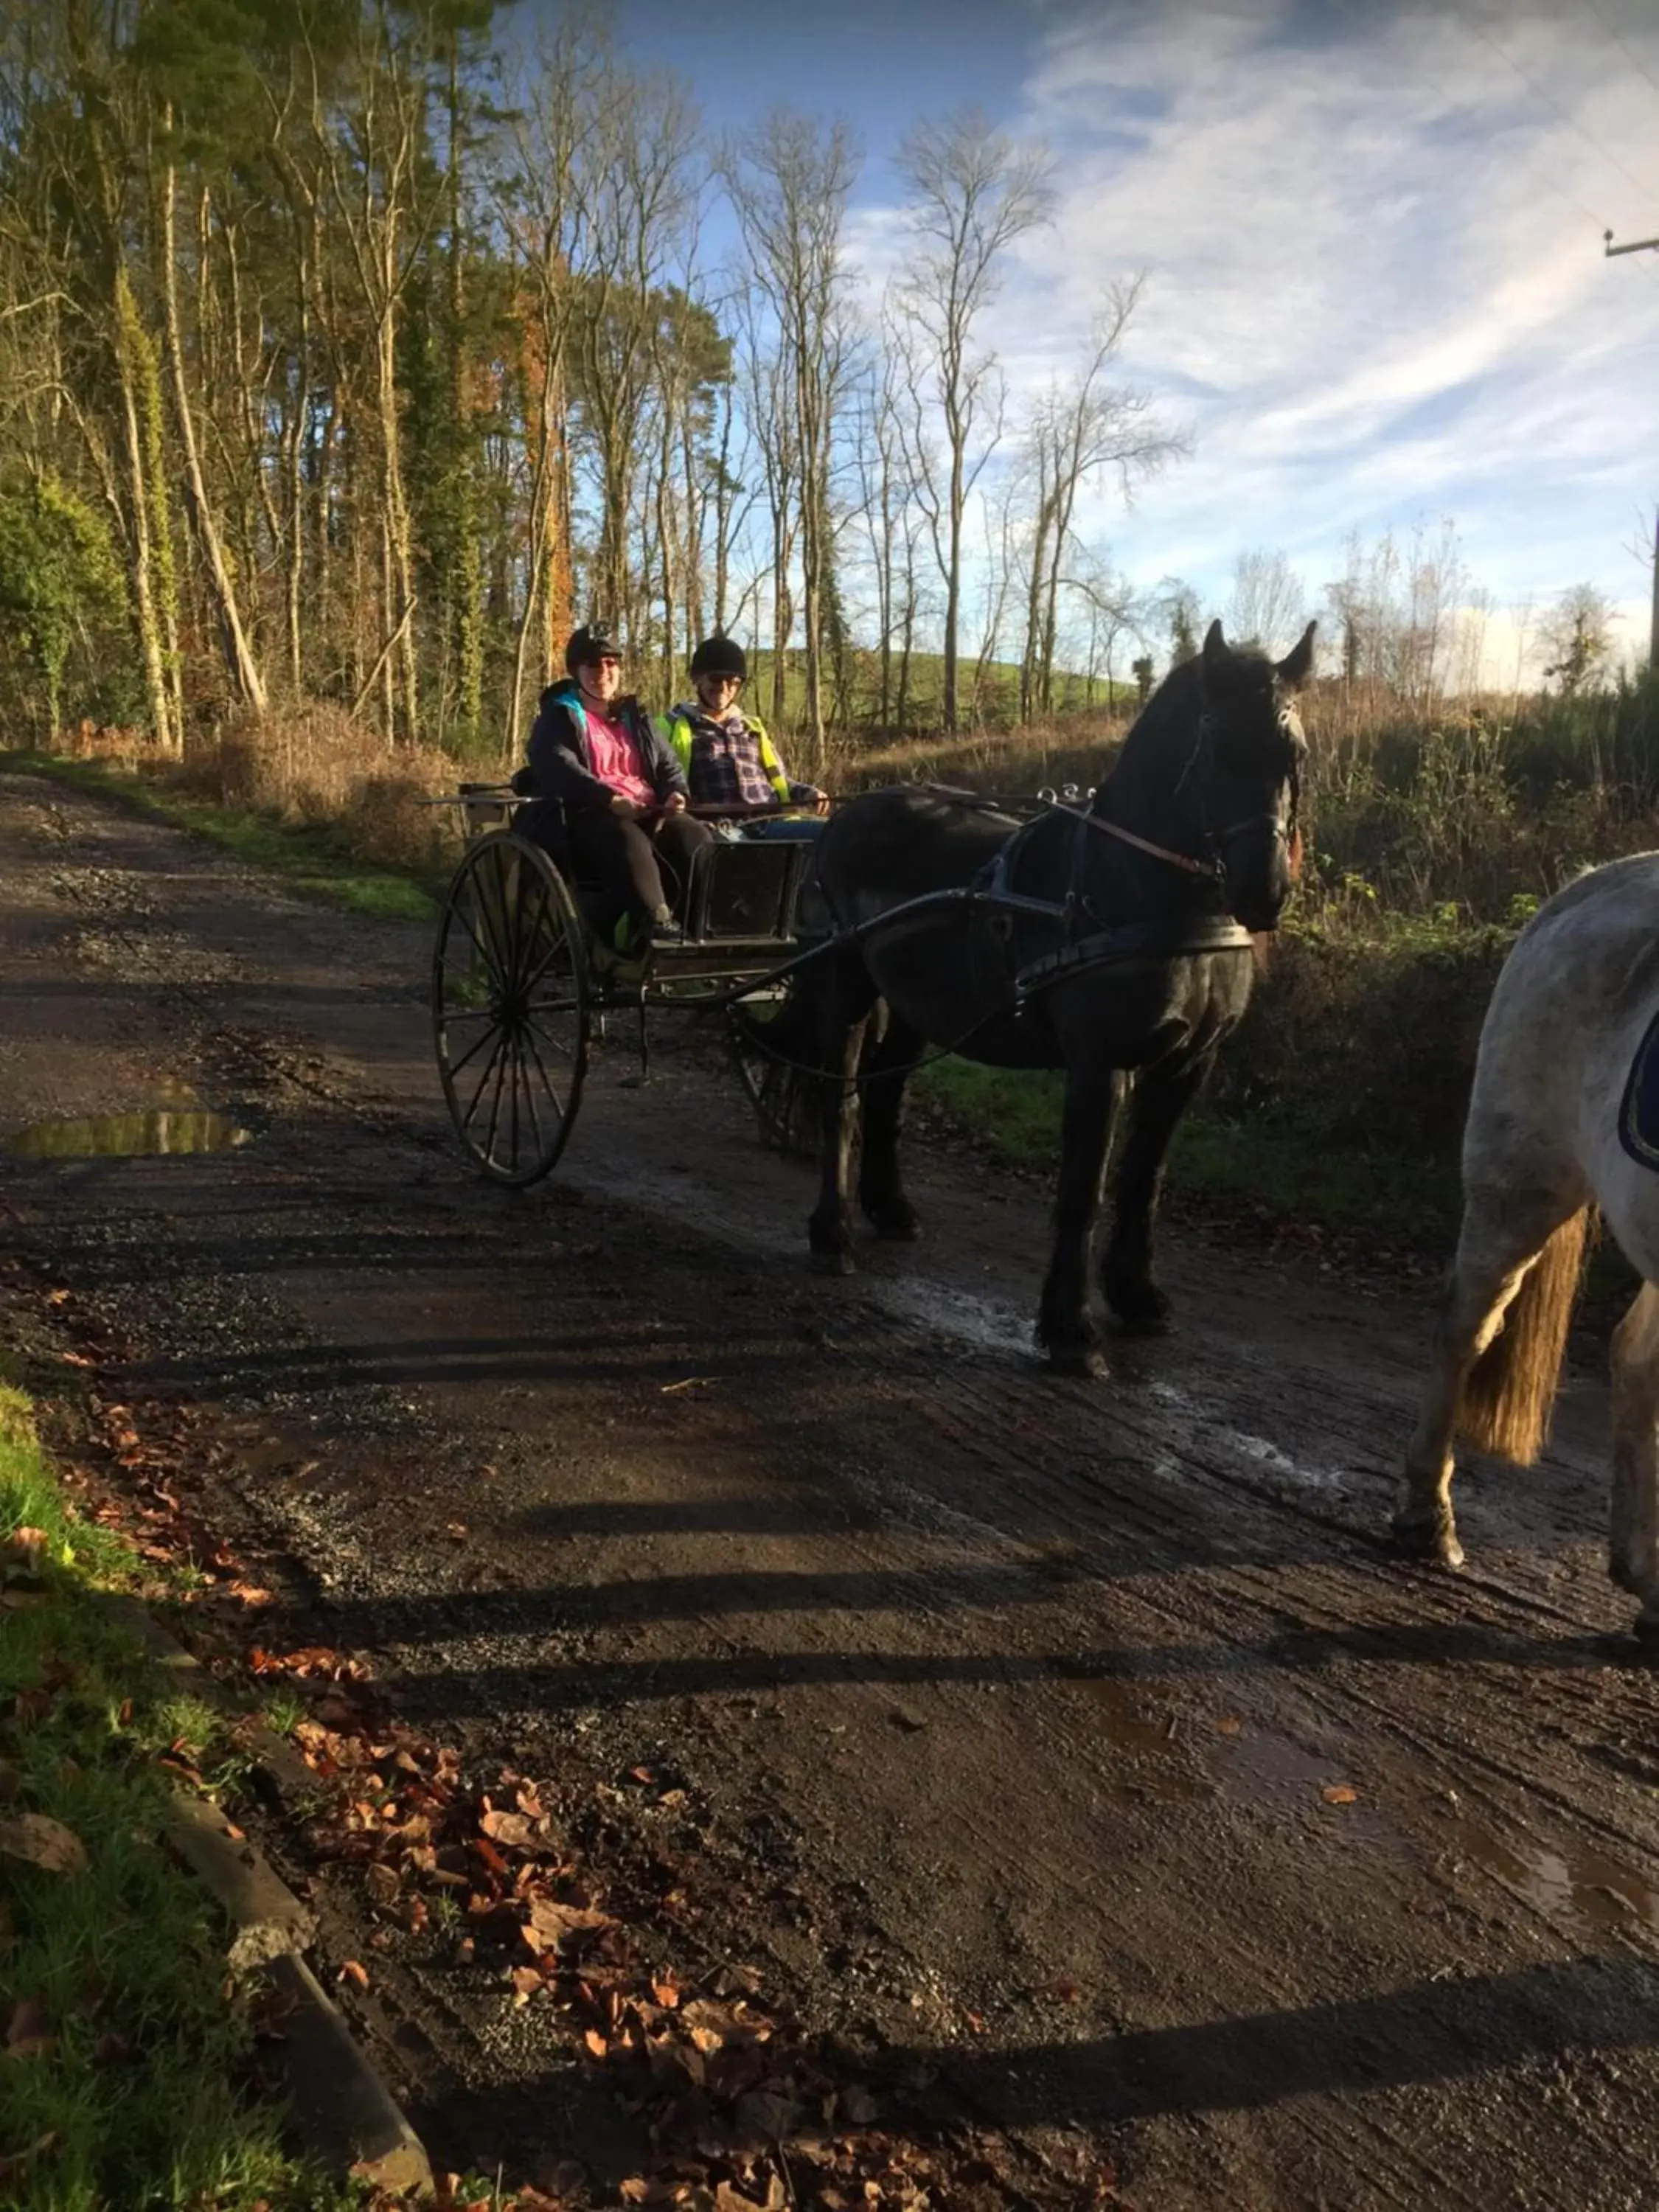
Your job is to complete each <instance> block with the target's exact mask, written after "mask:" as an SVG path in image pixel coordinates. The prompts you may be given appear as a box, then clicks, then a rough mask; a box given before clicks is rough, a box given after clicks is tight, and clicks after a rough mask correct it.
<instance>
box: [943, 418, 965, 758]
mask: <svg viewBox="0 0 1659 2212" xmlns="http://www.w3.org/2000/svg"><path fill="white" fill-rule="evenodd" d="M962 453H963V447H962V442H961V441H959V440H958V439H957V438H956V437H955V436H953V437H952V439H951V544H950V553H949V571H948V574H947V575H946V578H945V701H944V719H945V728H946V730H954V729H955V728H956V726H957V625H958V623H960V621H961V617H962V511H963V504H964V501H963V489H962Z"/></svg>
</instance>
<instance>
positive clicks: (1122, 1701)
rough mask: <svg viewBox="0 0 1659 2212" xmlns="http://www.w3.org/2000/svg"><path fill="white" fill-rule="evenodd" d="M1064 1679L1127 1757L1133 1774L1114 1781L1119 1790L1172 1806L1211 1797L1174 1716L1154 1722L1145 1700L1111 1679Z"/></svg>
mask: <svg viewBox="0 0 1659 2212" xmlns="http://www.w3.org/2000/svg"><path fill="white" fill-rule="evenodd" d="M1064 1679H1065V1680H1068V1681H1070V1682H1071V1683H1072V1684H1073V1686H1074V1687H1075V1688H1077V1689H1079V1690H1081V1691H1082V1692H1084V1693H1085V1696H1086V1697H1087V1698H1088V1699H1089V1700H1090V1702H1091V1704H1092V1705H1094V1707H1095V1708H1096V1723H1097V1728H1098V1730H1099V1734H1100V1736H1101V1737H1102V1738H1103V1739H1104V1741H1106V1742H1107V1743H1109V1744H1110V1745H1111V1747H1112V1748H1113V1749H1114V1750H1115V1751H1121V1752H1122V1753H1125V1754H1126V1755H1127V1762H1128V1763H1127V1771H1126V1772H1124V1773H1121V1774H1118V1773H1114V1774H1113V1776H1112V1780H1113V1782H1114V1783H1115V1785H1116V1786H1117V1787H1118V1788H1120V1789H1122V1790H1127V1792H1128V1793H1129V1794H1130V1795H1132V1796H1139V1797H1155V1798H1158V1799H1161V1800H1163V1801H1164V1802H1170V1803H1175V1802H1182V1801H1185V1800H1190V1799H1192V1798H1194V1797H1207V1796H1209V1795H1210V1790H1209V1785H1208V1784H1207V1783H1206V1781H1205V1779H1204V1778H1203V1777H1202V1776H1201V1775H1200V1774H1198V1773H1196V1772H1194V1770H1193V1768H1192V1767H1191V1766H1190V1765H1188V1763H1187V1753H1186V1751H1185V1747H1184V1746H1183V1743H1182V1738H1181V1735H1180V1734H1179V1732H1178V1729H1177V1726H1176V1717H1175V1715H1174V1714H1173V1713H1172V1712H1169V1713H1165V1714H1164V1717H1162V1718H1161V1719H1159V1718H1156V1717H1154V1716H1153V1715H1152V1713H1151V1712H1149V1711H1147V1709H1146V1704H1145V1702H1144V1700H1142V1699H1137V1698H1135V1697H1134V1696H1133V1695H1132V1694H1131V1692H1129V1691H1127V1689H1126V1688H1125V1687H1124V1686H1123V1684H1122V1683H1121V1682H1120V1681H1119V1680H1116V1678H1115V1676H1113V1675H1110V1674H1069V1675H1066V1676H1064Z"/></svg>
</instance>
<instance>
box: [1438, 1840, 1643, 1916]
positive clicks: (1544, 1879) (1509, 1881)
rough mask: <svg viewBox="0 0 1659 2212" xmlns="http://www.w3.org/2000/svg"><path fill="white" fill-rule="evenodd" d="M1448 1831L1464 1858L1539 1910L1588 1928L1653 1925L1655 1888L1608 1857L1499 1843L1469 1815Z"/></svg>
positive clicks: (1523, 1842)
mask: <svg viewBox="0 0 1659 2212" xmlns="http://www.w3.org/2000/svg"><path fill="white" fill-rule="evenodd" d="M1452 1835H1453V1838H1454V1839H1455V1844H1456V1847H1457V1849H1458V1850H1460V1851H1461V1852H1462V1855H1463V1857H1465V1858H1466V1859H1468V1860H1469V1861H1470V1862H1471V1863H1472V1864H1474V1865H1475V1866H1478V1867H1480V1868H1481V1869H1484V1871H1485V1872H1486V1873H1487V1874H1489V1875H1493V1876H1495V1877H1496V1879H1497V1880H1498V1881H1500V1882H1502V1883H1503V1885H1504V1887H1505V1888H1506V1889H1510V1890H1513V1891H1514V1892H1516V1894H1517V1895H1519V1896H1521V1897H1523V1898H1525V1899H1526V1900H1527V1902H1528V1905H1535V1906H1536V1907H1537V1908H1538V1910H1539V1911H1541V1912H1545V1913H1548V1914H1551V1915H1559V1914H1560V1913H1563V1912H1566V1913H1571V1914H1574V1915H1576V1916H1577V1917H1578V1918H1579V1919H1580V1920H1584V1921H1588V1922H1589V1924H1590V1926H1591V1927H1592V1928H1598V1929H1606V1928H1620V1929H1628V1928H1629V1927H1630V1926H1631V1925H1632V1923H1633V1922H1639V1923H1640V1924H1641V1925H1642V1926H1643V1927H1644V1928H1650V1929H1656V1930H1659V1890H1656V1889H1654V1887H1652V1885H1651V1884H1650V1883H1649V1882H1645V1881H1643V1879H1642V1877H1641V1876H1640V1875H1636V1874H1632V1872H1631V1870H1630V1869H1629V1868H1628V1867H1622V1866H1620V1865H1618V1864H1617V1863H1615V1862H1614V1861H1613V1860H1612V1859H1604V1858H1601V1857H1599V1856H1598V1855H1597V1854H1596V1853H1595V1852H1594V1851H1580V1850H1573V1849H1571V1847H1569V1848H1568V1849H1566V1850H1549V1849H1548V1848H1547V1846H1545V1845H1544V1844H1534V1843H1532V1842H1529V1841H1528V1840H1525V1839H1523V1838H1516V1841H1515V1842H1514V1843H1512V1844H1503V1843H1499V1841H1498V1838H1497V1837H1496V1836H1494V1835H1492V1833H1491V1832H1489V1831H1488V1830H1486V1829H1485V1828H1483V1827H1481V1826H1479V1825H1478V1824H1477V1823H1476V1822H1475V1821H1474V1820H1455V1821H1454V1822H1453V1823H1452Z"/></svg>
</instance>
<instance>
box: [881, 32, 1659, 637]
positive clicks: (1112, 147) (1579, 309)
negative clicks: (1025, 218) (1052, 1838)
mask: <svg viewBox="0 0 1659 2212" xmlns="http://www.w3.org/2000/svg"><path fill="white" fill-rule="evenodd" d="M1644 70H1645V71H1647V72H1648V73H1649V74H1646V75H1644V73H1643V72H1644ZM1013 124H1014V127H1016V128H1018V129H1020V130H1030V131H1036V132H1040V133H1041V134H1042V136H1043V137H1046V138H1047V139H1048V142H1049V143H1050V144H1051V146H1052V147H1053V148H1054V153H1055V156H1056V161H1057V184H1058V187H1059V191H1060V203H1059V207H1058V211H1057V216H1056V220H1055V222H1054V226H1053V228H1052V229H1051V230H1050V231H1048V232H1047V233H1045V234H1042V235H1040V236H1037V237H1034V238H1032V239H1030V240H1027V241H1025V243H1024V246H1022V248H1021V249H1020V250H1019V252H1018V256H1017V259H1016V263H1015V265H1014V267H1013V268H1012V270H1011V273H1010V279H1009V283H1008V284H1007V287H1006V291H1005V293H1004V295H1003V298H1002V301H1000V304H999V306H998V307H997V309H996V310H995V312H994V318H993V319H992V321H993V325H994V326H993V327H990V328H987V337H989V338H991V339H992V340H994V343H996V345H997V347H998V349H999V351H1000V354H1001V356H1002V357H1003V360H1004V362H1005V365H1006V368H1007V370H1008V373H1009V375H1010V378H1011V380H1012V384H1013V386H1014V387H1015V389H1016V391H1017V392H1018V391H1019V390H1022V389H1024V390H1029V389H1030V388H1031V387H1032V386H1035V385H1036V384H1037V383H1039V382H1040V381H1042V380H1043V379H1045V378H1046V377H1048V375H1050V374H1053V373H1054V371H1055V369H1056V368H1060V367H1062V366H1063V365H1064V364H1065V362H1066V361H1067V360H1068V358H1070V357H1071V356H1073V354H1074V353H1075V351H1076V349H1077V348H1078V346H1079V343H1080V342H1081V339H1082V337H1083V335H1084V333H1085V331H1086V329H1087V325H1088V322H1089V319H1090V315H1091V311H1092V308H1093V306H1094V303H1095V301H1096V300H1097V297H1098V295H1099V293H1100V291H1101V289H1103V286H1104V285H1105V284H1106V283H1109V281H1110V280H1111V279H1112V278H1113V277H1115V276H1121V275H1124V274H1126V273H1127V272H1129V271H1131V270H1135V269H1139V268H1146V270H1148V271H1149V272H1150V276H1151V283H1150V284H1149V287H1148V290H1147V293H1146V298H1145V301H1144V303H1143V306H1142V308H1141V310H1140V313H1139V317H1138V319H1137V322H1136V325H1135V328H1134V330H1133V332H1132V334H1131V337H1130V341H1129V343H1128V346H1127V350H1126V356H1125V362H1124V368H1125V373H1126V374H1127V375H1128V376H1129V377H1131V378H1133V380H1135V381H1137V382H1138V383H1139V384H1141V385H1143V386H1146V387H1147V388H1149V389H1150V390H1152V391H1153V392H1156V393H1158V395H1159V396H1160V398H1162V399H1163V400H1164V403H1165V404H1166V407H1167V409H1168V411H1169V412H1170V414H1172V415H1173V416H1176V417H1179V418H1182V419H1183V420H1184V421H1185V422H1187V423H1188V425H1189V427H1190V428H1191V429H1192V431H1193V433H1194V437H1195V440H1196V453H1195V457H1194V459H1192V460H1191V461H1190V462H1188V463H1186V464H1184V465H1182V466H1181V467H1180V468H1178V469H1176V470H1174V471H1170V473H1169V474H1168V475H1166V476H1165V477H1163V478H1162V479H1160V480H1159V481H1158V483H1155V484H1154V485H1152V486H1151V487H1149V488H1148V489H1147V490H1146V492H1145V494H1144V495H1143V496H1142V498H1141V500H1140V501H1139V505H1138V507H1137V511H1136V512H1135V513H1134V514H1133V516H1131V517H1128V518H1125V517H1124V516H1123V515H1122V513H1121V511H1116V510H1115V509H1114V507H1112V505H1111V504H1110V502H1109V501H1108V500H1107V498H1106V497H1105V496H1104V494H1103V495H1102V496H1101V498H1100V499H1099V500H1098V501H1097V502H1095V504H1094V507H1093V511H1092V512H1091V515H1090V517H1089V518H1088V524H1087V526H1088V527H1089V528H1090V529H1091V531H1092V532H1095V533H1096V534H1097V535H1098V536H1100V537H1101V538H1109V539H1110V540H1111V542H1112V544H1113V546H1114V550H1115V554H1116V556H1117V558H1118V559H1119V561H1120V562H1121V563H1122V564H1124V565H1127V566H1128V567H1129V568H1131V569H1132V570H1133V572H1134V573H1136V574H1139V575H1140V576H1142V577H1143V578H1148V579H1150V578H1153V577H1156V576H1157V575H1158V574H1162V573H1167V572H1176V573H1181V574H1187V575H1189V576H1190V577H1191V578H1192V579H1193V580H1194V582H1196V583H1197V584H1198V585H1199V586H1200V589H1201V590H1203V591H1204V592H1206V594H1208V595H1209V596H1211V597H1212V598H1214V599H1220V598H1221V597H1223V596H1225V586H1226V579H1227V575H1228V573H1229V571H1230V570H1231V563H1232V560H1233V558H1234V556H1235V555H1236V554H1237V551H1238V550H1240V549H1241V548H1242V547H1244V546H1247V545H1256V544H1277V545H1280V546H1283V547H1284V548H1285V550H1286V551H1287V552H1288V553H1289V554H1290V555H1291V558H1292V559H1293V560H1294V561H1296V562H1297V563H1298V565H1300V566H1301V567H1303V568H1304V572H1305V574H1306V576H1307V580H1308V582H1309V585H1310V589H1311V591H1312V592H1315V593H1316V592H1317V591H1318V590H1319V588H1320V586H1322V584H1323V582H1324V581H1325V580H1326V579H1327V578H1328V576H1329V575H1331V574H1333V573H1334V571H1335V570H1336V568H1338V567H1339V565H1340V544H1341V541H1342V539H1343V538H1344V537H1345V536H1346V534H1347V533H1348V532H1350V531H1352V530H1355V529H1358V530H1360V531H1362V532H1365V533H1367V534H1368V535H1373V536H1374V535H1376V534H1377V533H1380V532H1382V531H1383V530H1384V529H1388V528H1395V529H1396V530H1398V529H1402V528H1407V529H1408V528H1409V527H1410V526H1411V524H1412V523H1413V520H1418V519H1426V520H1428V521H1430V522H1431V523H1433V522H1437V521H1438V520H1439V518H1440V517H1442V516H1443V515H1451V516H1453V517H1455V519H1456V520H1457V522H1458V525H1459V526H1460V530H1461V532H1462V539H1463V544H1464V549H1465V552H1466V555H1467V556H1468V561H1469V564H1470V567H1471V568H1472V570H1473V571H1474V574H1475V576H1476V578H1477V580H1479V581H1480V583H1481V584H1482V585H1484V586H1486V587H1487V588H1488V589H1489V590H1490V591H1491V592H1492V593H1493V594H1494V595H1495V597H1496V598H1497V599H1498V601H1499V602H1500V603H1509V602H1512V601H1515V600H1516V599H1521V598H1522V597H1523V596H1526V595H1528V594H1530V595H1531V596H1533V597H1534V599H1539V600H1542V599H1547V598H1548V597H1550V596H1551V595H1552V594H1553V592H1556V591H1558V590H1559V589H1560V588H1561V587H1562V586H1565V585H1567V584H1570V583H1572V582H1575V581H1577V580H1580V579H1583V580H1589V581H1592V582H1595V583H1596V584H1597V585H1599V586H1601V588H1602V589H1603V590H1604V591H1606V592H1607V593H1608V595H1609V596H1610V597H1612V598H1613V599H1619V600H1628V601H1630V602H1632V605H1633V606H1635V607H1636V608H1637V609H1638V614H1639V610H1640V608H1641V607H1642V606H1643V605H1645V599H1644V597H1642V598H1639V599H1638V594H1643V595H1644V593H1645V588H1646V587H1645V583H1644V579H1643V577H1642V574H1641V572H1640V570H1639V568H1638V567H1637V565H1636V562H1635V560H1634V557H1633V556H1632V554H1631V553H1630V552H1629V551H1628V550H1626V549H1627V547H1628V544H1629V541H1630V538H1631V535H1632V516H1633V514H1634V513H1635V511H1636V510H1637V508H1638V507H1640V506H1641V505H1642V504H1643V503H1644V502H1650V501H1652V499H1653V497H1654V495H1655V492H1656V489H1659V374H1656V358H1659V252H1656V253H1652V254H1649V255H1645V256H1644V255H1632V256H1630V257H1629V258H1625V259H1618V260H1612V261H1608V260H1606V259H1604V258H1603V257H1602V254H1601V230H1602V228H1604V227H1607V226H1611V227H1612V228H1614V229H1615V230H1616V231H1617V232H1619V233H1620V235H1621V236H1625V237H1632V236H1647V235H1652V234H1654V233H1655V232H1656V231H1659V14H1656V12H1655V11H1654V10H1653V9H1651V8H1650V7H1648V6H1645V5H1643V4H1640V0H1595V12H1593V13H1592V12H1589V10H1588V9H1577V8H1576V9H1573V10H1571V13H1570V14H1569V13H1568V12H1567V11H1562V13H1561V15H1559V16H1555V15H1551V14H1549V13H1547V12H1546V11H1544V10H1542V9H1540V11H1539V12H1537V13H1536V14H1533V13H1530V12H1527V11H1524V10H1522V11H1517V10H1516V9H1513V8H1510V9H1506V10H1504V11H1503V12H1498V11H1496V10H1495V9H1494V7H1493V6H1492V4H1491V0H1488V4H1487V5H1486V7H1485V8H1484V9H1477V6H1476V4H1475V0H1464V4H1463V5H1462V6H1460V7H1458V8H1454V9H1450V10H1445V9H1428V8H1417V7H1408V8H1402V7H1397V6H1392V5H1365V4H1362V0H1336V4H1334V5H1324V6H1322V7H1321V8H1320V9H1317V10H1315V9H1312V8H1311V7H1310V5H1309V0H1300V4H1294V0H1279V4H1273V0H1262V4H1255V5H1249V6H1247V5H1243V4H1239V5H1236V6H1233V7H1231V8H1229V7H1225V6H1221V5H1215V6H1210V7H1204V6H1185V7H1181V6H1175V5H1164V6H1162V7H1152V6H1147V5H1144V4H1142V5H1131V4H1128V0H1123V4H1095V5H1092V6H1088V7H1085V8H1083V9H1079V10H1076V11H1074V12H1073V13H1072V14H1070V15H1069V16H1066V17H1064V18H1063V19H1062V20H1060V21H1055V22H1054V25H1053V27H1051V29H1050V30H1049V31H1048V34H1047V36H1046V38H1045V40H1044V42H1043V44H1042V48H1041V50H1040V52H1039V53H1038V56H1037V58H1036V62H1035V64H1034V66H1033V67H1032V69H1031V70H1030V74H1029V76H1028V78H1027V80H1026V82H1025V84H1024V87H1023V90H1022V94H1021V98H1020V101H1019V106H1018V115H1017V116H1016V117H1015V118H1013ZM856 246H857V252H858V254H859V257H860V261H861V262H862V264H864V266H865V267H866V270H867V271H869V272H872V273H874V272H876V271H878V270H884V269H885V268H886V267H888V266H890V264H891V263H892V261H893V259H894V258H896V254H897V253H898V252H899V251H901V250H902V236H901V234H900V230H899V227H898V225H897V224H896V221H895V219H894V216H893V214H892V211H891V210H881V209H876V210H866V213H865V214H864V216H862V217H861V219H860V228H859V234H858V238H857V241H856ZM1634 627H1635V629H1637V630H1638V633H1639V630H1640V629H1641V628H1642V627H1643V624H1642V623H1641V622H1640V621H1639V620H1638V621H1636V623H1635V624H1634Z"/></svg>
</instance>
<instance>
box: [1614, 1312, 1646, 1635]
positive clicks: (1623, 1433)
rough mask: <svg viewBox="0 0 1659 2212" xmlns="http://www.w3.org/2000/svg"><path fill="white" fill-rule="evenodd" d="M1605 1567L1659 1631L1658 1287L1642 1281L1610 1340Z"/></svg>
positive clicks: (1641, 1629) (1642, 1626) (1643, 1621)
mask: <svg viewBox="0 0 1659 2212" xmlns="http://www.w3.org/2000/svg"><path fill="white" fill-rule="evenodd" d="M1607 1571H1608V1573H1609V1574H1610V1575H1611V1576H1612V1577H1613V1580H1614V1582H1616V1583H1618V1584H1619V1586H1620V1589H1627V1590H1629V1591H1630V1592H1631V1594H1632V1596H1634V1597H1639V1598H1640V1599H1641V1601H1642V1613H1641V1618H1640V1620H1638V1623H1637V1627H1638V1631H1639V1632H1642V1633H1644V1634H1645V1635H1649V1636H1659V1291H1656V1290H1655V1288H1654V1286H1653V1285H1652V1284H1651V1283H1644V1284H1643V1285H1642V1287H1641V1289H1640V1290H1639V1291H1638V1292H1637V1293H1636V1296H1635V1297H1634V1299H1633V1300H1632V1304H1631V1308H1630V1310H1629V1312H1628V1313H1627V1314H1626V1316H1625V1318H1624V1319H1623V1321H1621V1322H1620V1324H1619V1326H1618V1328H1616V1329H1615V1330H1614V1332H1613V1516H1612V1528H1611V1532H1610V1541H1609V1546H1608V1557H1607Z"/></svg>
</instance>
